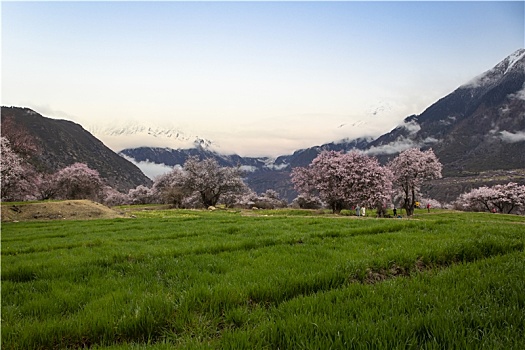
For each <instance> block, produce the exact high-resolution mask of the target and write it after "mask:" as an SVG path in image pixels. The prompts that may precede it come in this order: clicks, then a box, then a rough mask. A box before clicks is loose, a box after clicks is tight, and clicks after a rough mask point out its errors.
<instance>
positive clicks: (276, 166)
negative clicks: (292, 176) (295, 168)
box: [266, 163, 289, 170]
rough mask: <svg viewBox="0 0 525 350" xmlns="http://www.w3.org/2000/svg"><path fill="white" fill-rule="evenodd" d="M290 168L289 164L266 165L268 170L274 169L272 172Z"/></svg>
mask: <svg viewBox="0 0 525 350" xmlns="http://www.w3.org/2000/svg"><path fill="white" fill-rule="evenodd" d="M288 166H289V164H285V163H283V164H268V165H266V168H268V169H272V170H283V169H285V168H287V167H288Z"/></svg>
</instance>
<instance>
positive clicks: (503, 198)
mask: <svg viewBox="0 0 525 350" xmlns="http://www.w3.org/2000/svg"><path fill="white" fill-rule="evenodd" d="M455 204H456V207H458V208H459V209H462V210H470V211H485V210H486V211H489V212H492V211H497V212H500V213H506V214H510V213H512V212H513V211H514V210H515V209H520V208H523V207H525V185H521V186H520V185H518V184H517V183H514V182H509V183H507V184H504V185H495V186H492V187H487V186H482V187H479V188H475V189H473V190H471V191H470V192H467V193H463V194H461V195H460V196H459V197H458V199H457V200H456V203H455Z"/></svg>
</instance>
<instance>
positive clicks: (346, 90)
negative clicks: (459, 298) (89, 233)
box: [1, 1, 525, 156]
mask: <svg viewBox="0 0 525 350" xmlns="http://www.w3.org/2000/svg"><path fill="white" fill-rule="evenodd" d="M1 13H2V17H1V19H2V28H1V29H2V52H1V60H2V63H1V67H2V72H1V73H2V94H1V97H2V105H7V106H21V107H29V108H32V109H34V110H36V111H37V112H39V113H41V114H43V115H45V116H48V117H53V118H61V119H69V120H73V121H75V122H77V123H80V124H81V125H82V126H84V127H85V128H86V129H90V130H94V129H97V130H102V129H104V127H106V126H112V125H126V124H131V123H140V124H144V125H152V126H160V127H164V126H165V127H173V128H176V129H178V130H181V131H182V132H184V133H186V134H188V135H195V136H199V137H202V138H206V139H210V140H212V141H213V142H214V143H216V145H217V146H218V147H219V148H218V149H219V150H221V151H222V152H225V153H231V152H235V153H237V154H240V155H243V156H276V155H280V154H289V153H291V152H293V150H296V149H299V148H304V147H310V146H314V145H319V144H322V143H325V142H330V141H334V140H339V139H342V138H345V137H348V138H353V137H358V136H378V135H380V134H383V133H385V132H388V131H390V130H391V129H392V128H394V127H395V126H396V125H397V124H399V123H401V121H402V120H403V119H404V118H405V117H406V116H408V115H411V114H420V113H421V112H423V111H424V109H425V108H426V107H428V106H429V105H431V104H432V103H434V102H435V101H437V100H438V99H439V98H441V97H443V96H445V95H447V94H448V93H450V92H452V91H453V90H455V89H456V88H457V87H459V86H460V85H462V84H463V83H466V82H467V81H469V80H470V79H472V78H474V77H475V76H477V75H479V74H481V73H483V72H484V71H486V70H488V69H490V68H492V67H493V66H494V65H495V64H497V63H498V62H500V61H501V60H502V59H504V58H505V57H506V56H508V55H510V54H511V53H513V52H514V51H516V50H517V49H519V48H522V47H524V46H525V44H524V43H525V34H524V33H525V25H524V17H525V9H524V2H523V1H513V2H452V1H448V2H425V1H417V2H355V1H346V2H250V1H246V2H177V1H173V2H2V4H1ZM101 139H102V141H104V142H106V144H108V146H110V147H111V148H113V149H114V150H115V151H119V150H120V149H119V148H122V147H130V146H148V145H150V141H151V140H149V139H140V140H139V139H137V138H134V139H133V140H132V141H131V138H130V139H129V141H125V142H124V141H122V140H121V141H119V142H117V141H114V140H110V139H107V140H104V138H103V137H101ZM166 146H172V145H166Z"/></svg>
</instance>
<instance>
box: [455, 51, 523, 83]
mask: <svg viewBox="0 0 525 350" xmlns="http://www.w3.org/2000/svg"><path fill="white" fill-rule="evenodd" d="M519 69H521V71H523V70H524V69H525V49H519V50H516V51H515V52H514V53H512V54H511V55H509V56H508V57H506V58H505V59H504V60H503V61H501V62H500V63H498V64H497V65H496V66H494V68H492V69H489V70H488V71H486V72H484V73H482V74H480V75H478V76H477V77H475V78H474V79H472V80H471V81H469V82H468V83H466V84H464V85H462V86H461V88H466V89H468V88H475V89H477V88H488V87H490V86H494V85H495V84H498V82H499V81H500V80H501V79H502V78H503V77H504V76H505V75H507V74H510V73H512V72H513V71H515V70H519Z"/></svg>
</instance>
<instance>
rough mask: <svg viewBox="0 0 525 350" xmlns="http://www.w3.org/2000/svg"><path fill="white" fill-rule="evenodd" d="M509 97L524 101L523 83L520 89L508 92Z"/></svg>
mask: <svg viewBox="0 0 525 350" xmlns="http://www.w3.org/2000/svg"><path fill="white" fill-rule="evenodd" d="M509 98H511V99H518V100H522V101H525V83H524V84H523V87H522V88H521V90H519V91H516V93H514V94H510V95H509Z"/></svg>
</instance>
